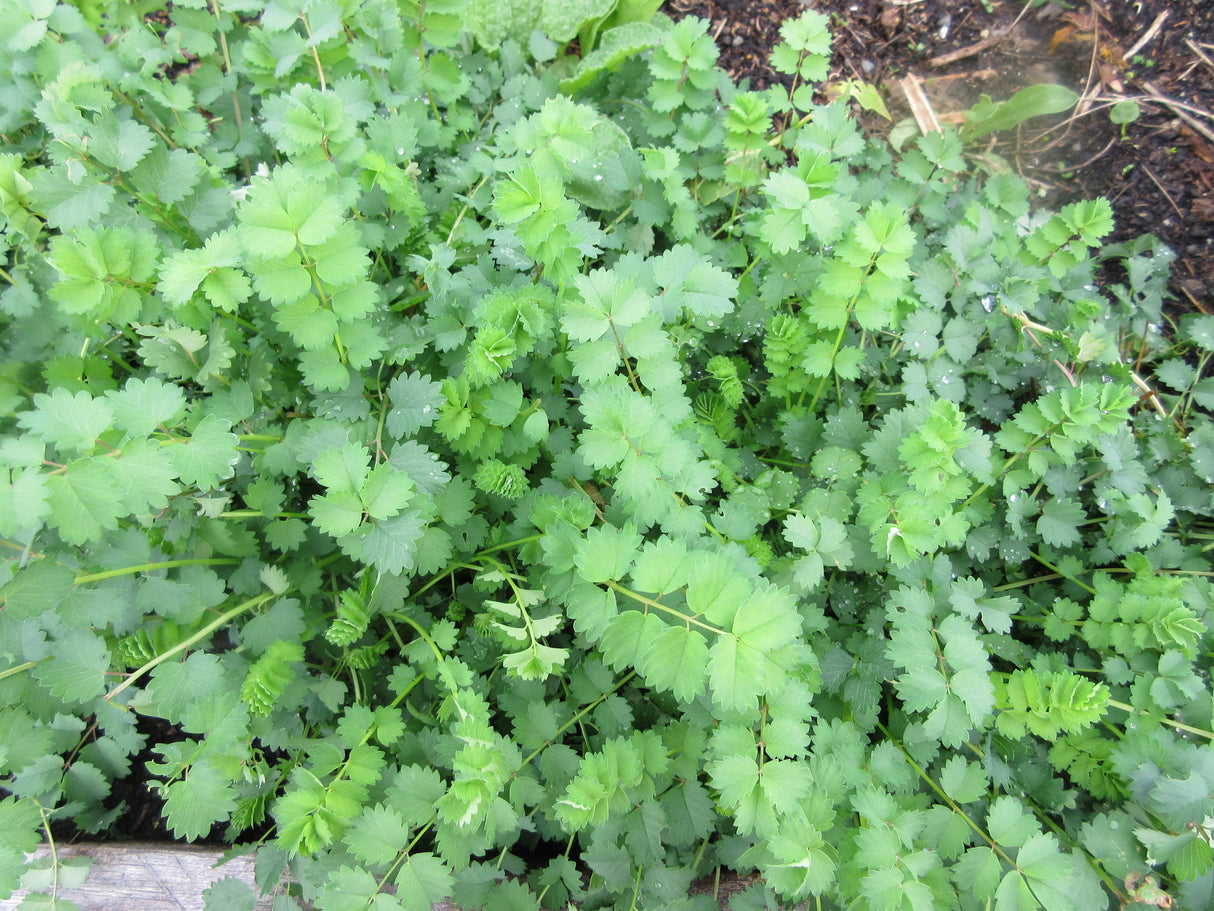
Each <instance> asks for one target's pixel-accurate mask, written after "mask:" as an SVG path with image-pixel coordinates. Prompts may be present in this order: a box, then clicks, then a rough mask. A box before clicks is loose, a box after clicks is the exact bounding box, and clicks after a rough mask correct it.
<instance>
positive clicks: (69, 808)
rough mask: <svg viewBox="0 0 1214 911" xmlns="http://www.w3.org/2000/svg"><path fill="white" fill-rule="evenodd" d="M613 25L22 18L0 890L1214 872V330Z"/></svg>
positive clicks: (324, 903)
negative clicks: (126, 882)
mask: <svg viewBox="0 0 1214 911" xmlns="http://www.w3.org/2000/svg"><path fill="white" fill-rule="evenodd" d="M638 10H642V7H640V6H629V7H626V8H625V7H620V8H618V9H617V8H614V7H612V6H611V5H606V6H603V5H594V6H591V5H587V6H586V7H585V8H583V7H581V6H576V5H573V4H561V5H560V6H559V7H558V6H555V5H554V6H552V7H549V6H547V5H546V4H528V3H522V2H511V3H492V4H490V3H483V2H478V0H438V2H430V3H411V2H400V3H398V2H395V0H368V2H361V3H360V2H352V0H345V2H339V0H308V2H302V3H301V2H295V0H275V2H272V3H268V4H267V3H263V2H261V0H237V2H230V3H226V4H223V3H218V2H215V0H209V2H204V0H188V2H176V3H174V4H172V6H171V8H169V7H167V6H166V4H163V3H157V2H154V0H147V2H144V0H137V2H134V3H109V2H104V0H101V2H95V3H90V4H79V5H74V6H70V5H66V4H57V3H55V2H53V0H21V2H16V0H6V2H4V3H3V4H2V5H0V34H3V35H6V36H8V37H6V38H4V39H3V42H4V43H3V51H2V52H0V60H2V61H3V72H4V79H3V81H2V83H0V84H2V86H3V87H2V88H0V93H2V98H3V104H0V133H2V134H3V136H4V138H5V146H6V148H5V151H4V152H3V154H0V203H2V205H3V221H2V222H0V224H2V226H3V234H2V235H0V236H2V242H3V251H4V256H5V264H4V266H3V272H2V276H3V279H4V282H5V287H4V290H3V292H2V293H0V325H2V326H3V335H2V336H0V346H2V347H3V359H2V362H0V363H2V368H0V369H2V372H0V422H2V423H0V430H2V431H3V437H2V438H0V536H3V540H2V541H0V544H2V545H3V548H4V555H5V562H4V563H3V564H0V565H2V567H3V568H2V569H0V573H2V575H0V585H2V587H0V601H2V610H0V661H2V662H3V665H2V667H0V696H2V700H3V701H2V706H3V707H2V708H0V745H2V746H0V775H3V776H4V777H3V788H4V790H5V792H6V796H4V797H3V798H2V799H0V846H2V850H0V894H4V895H7V894H9V893H10V892H11V890H13V889H14V888H16V887H17V886H18V885H19V884H20V883H21V881H22V877H23V874H24V875H25V877H26V879H25V884H26V885H27V886H31V887H33V888H34V889H35V891H36V892H37V895H35V897H32V898H29V899H27V900H26V906H28V907H38V908H43V907H56V908H66V907H70V903H68V902H66V901H64V900H63V899H62V897H60V896H59V894H58V893H59V891H60V889H61V888H62V887H63V886H65V885H66V884H69V883H70V882H71V881H73V880H74V879H77V878H78V877H79V876H80V875H81V874H82V873H83V872H84V871H82V870H80V869H78V868H74V867H72V866H71V865H69V864H60V863H57V862H56V859H55V856H54V854H53V852H52V855H51V857H50V858H49V859H48V860H47V862H46V863H45V864H42V865H41V866H38V867H37V868H36V869H32V870H30V871H28V872H26V869H25V867H26V865H25V862H24V852H26V851H29V850H32V849H33V848H34V846H35V845H36V844H37V843H38V842H39V841H40V840H47V841H50V842H52V844H53V843H54V839H55V837H56V834H57V833H58V834H60V835H61V834H62V833H63V831H64V829H63V826H64V825H65V824H68V823H70V824H71V826H72V827H74V829H75V831H78V832H83V833H98V834H104V833H105V832H106V831H107V830H108V829H109V828H110V826H111V825H112V824H113V823H114V821H115V820H116V819H117V818H118V817H119V816H120V815H121V813H122V811H123V806H122V802H121V800H120V799H119V798H118V796H117V795H116V794H115V792H114V789H115V786H116V784H117V783H119V782H120V781H122V780H123V779H124V778H125V777H126V776H127V775H128V773H129V771H130V769H131V767H132V764H133V763H137V762H148V763H150V768H151V770H152V772H153V773H154V775H155V776H156V778H157V780H158V785H157V789H158V792H159V794H160V795H161V796H162V797H163V800H164V803H163V812H164V816H165V820H166V823H167V826H168V828H169V829H170V830H171V831H172V833H173V834H174V835H175V836H177V837H180V838H182V839H198V838H203V837H208V836H215V835H222V836H223V837H225V838H226V839H228V840H230V841H231V842H233V843H234V844H235V845H237V846H238V847H237V848H236V850H255V851H256V853H257V870H258V882H259V884H260V885H262V886H263V887H264V888H265V889H267V890H270V889H274V888H277V887H276V886H275V884H276V883H277V882H278V881H279V878H280V874H281V873H282V872H283V870H284V869H286V868H287V867H288V866H289V870H290V875H291V878H292V881H293V885H292V887H291V889H290V891H289V892H283V893H282V894H279V895H278V896H277V897H276V898H275V901H274V907H275V908H276V909H283V911H285V909H291V908H299V907H302V906H303V904H304V903H311V904H312V905H314V906H315V907H316V908H319V909H321V911H347V909H361V908H372V909H392V908H407V909H411V911H422V909H426V908H428V907H429V906H430V903H431V902H432V901H435V900H438V899H442V898H451V899H452V900H453V901H455V902H456V903H457V904H459V905H460V906H461V907H465V908H482V907H483V908H490V909H499V908H503V909H504V908H538V907H541V906H542V907H550V908H556V907H564V906H566V905H567V904H568V903H571V902H572V903H577V904H578V905H580V906H582V907H586V908H598V907H618V908H663V907H671V908H680V909H681V908H689V909H690V908H705V909H707V908H711V907H715V904H714V900H713V896H712V895H711V892H710V893H708V894H705V895H700V896H698V897H692V896H690V895H689V893H688V886H689V884H690V883H691V882H692V880H693V879H698V878H701V877H705V876H709V877H711V876H713V875H714V874H715V873H717V872H718V871H720V870H722V869H727V870H728V869H732V870H735V871H739V872H742V873H748V872H751V871H757V872H758V873H759V874H761V876H760V877H759V878H758V879H757V880H756V882H755V884H754V885H753V886H751V887H750V888H749V889H748V890H747V891H746V892H744V893H742V894H740V895H738V896H735V897H734V898H733V899H732V902H733V907H735V908H736V909H738V911H742V909H746V908H759V907H764V906H775V905H776V904H782V905H785V906H792V905H795V904H799V903H801V902H804V901H807V900H808V901H809V902H810V905H811V906H812V907H815V908H817V907H821V908H843V907H852V908H866V909H898V908H913V909H926V908H978V907H993V908H998V909H1021V908H1038V907H1044V908H1047V909H1051V911H1053V909H1065V908H1077V909H1078V908H1082V909H1089V908H1095V907H1122V906H1126V905H1129V904H1132V903H1137V904H1138V905H1139V906H1141V907H1149V906H1157V907H1166V906H1168V905H1170V904H1171V905H1172V906H1182V907H1186V908H1202V907H1207V906H1209V904H1210V902H1211V897H1212V890H1214V872H1212V867H1214V848H1212V847H1211V841H1212V838H1214V834H1212V832H1211V828H1210V827H1211V825H1212V823H1211V819H1212V818H1214V798H1212V797H1211V795H1212V794H1214V747H1212V746H1211V743H1210V741H1211V739H1212V738H1214V733H1211V727H1212V725H1214V717H1212V716H1214V700H1212V698H1211V690H1210V681H1209V667H1210V659H1211V652H1210V631H1209V622H1210V621H1209V617H1208V613H1209V609H1208V606H1209V603H1210V585H1209V576H1210V558H1209V554H1210V551H1211V549H1214V523H1212V522H1211V512H1212V510H1214V428H1212V426H1211V424H1210V422H1209V420H1208V417H1207V411H1208V409H1209V407H1210V405H1211V401H1212V399H1214V388H1212V386H1214V379H1211V378H1209V377H1208V376H1207V375H1206V374H1207V373H1208V370H1209V362H1210V359H1211V356H1212V354H1211V353H1212V352H1214V319H1211V318H1210V317H1208V316H1201V315H1191V316H1187V317H1185V318H1183V319H1182V320H1181V321H1179V322H1178V323H1171V322H1169V321H1167V320H1165V319H1164V317H1163V315H1162V305H1163V294H1164V289H1165V287H1166V278H1167V267H1168V263H1169V261H1170V255H1169V253H1168V251H1167V250H1166V249H1164V248H1162V247H1161V246H1159V245H1158V244H1156V243H1155V242H1153V241H1152V240H1151V239H1149V238H1145V239H1142V240H1141V241H1136V242H1133V243H1129V244H1121V245H1116V246H1111V245H1102V242H1101V238H1102V237H1103V236H1104V235H1105V234H1106V233H1107V232H1108V231H1109V230H1110V228H1111V216H1110V211H1109V207H1108V204H1107V203H1105V202H1103V201H1100V200H1097V201H1093V202H1086V203H1078V204H1075V205H1071V206H1068V207H1066V208H1064V209H1063V210H1062V211H1059V212H1056V213H1051V212H1036V211H1033V210H1032V209H1031V208H1030V206H1029V203H1028V191H1027V189H1026V187H1025V185H1024V184H1023V182H1022V181H1020V180H1019V179H1018V178H1017V177H1015V176H1014V175H1010V174H1006V173H988V172H985V171H981V170H976V169H975V168H974V167H972V166H971V165H969V164H968V163H967V161H966V159H965V158H964V156H963V154H962V148H961V145H960V142H959V140H958V139H957V137H956V136H955V135H953V134H951V133H942V134H933V135H930V136H926V137H922V138H920V139H919V140H917V141H915V142H912V143H908V144H907V145H906V146H905V147H904V149H903V151H902V152H901V153H899V154H897V155H895V154H893V153H892V152H891V150H890V149H889V148H888V147H886V146H885V145H884V144H883V143H882V142H880V141H877V140H870V139H866V138H865V137H864V136H863V135H861V133H860V132H859V131H858V129H857V128H856V126H855V123H854V122H853V120H852V119H851V118H850V116H849V113H848V108H847V107H846V105H844V104H841V103H834V104H827V105H822V104H819V103H818V101H817V100H816V98H815V94H814V87H815V83H816V81H817V80H820V79H821V78H822V77H823V75H824V74H825V65H826V59H827V56H826V55H827V54H828V52H829V47H830V36H829V32H828V30H827V23H826V20H825V19H824V18H823V17H821V16H819V15H817V14H815V13H813V12H807V13H805V14H804V15H803V16H802V17H800V18H799V19H797V20H794V21H792V22H789V23H786V24H785V25H784V26H783V29H782V38H783V40H782V43H781V44H780V45H779V46H778V47H777V49H776V50H775V52H774V58H773V59H774V63H775V66H776V67H777V69H779V70H780V71H781V72H784V73H786V74H788V75H790V76H791V77H792V87H791V89H784V88H777V89H773V90H767V91H764V92H752V91H748V90H746V88H745V87H738V86H735V85H733V84H732V83H731V82H730V81H729V79H728V78H727V77H725V76H724V75H723V74H722V73H721V72H720V71H719V70H717V69H716V68H715V67H714V61H715V58H716V50H715V48H714V47H713V45H712V42H711V39H710V38H709V36H708V35H707V32H706V24H705V23H704V22H703V21H701V20H697V19H686V20H684V21H682V22H680V23H678V24H671V23H669V22H668V21H666V20H664V19H661V18H660V17H659V18H658V19H656V20H654V21H652V22H649V21H645V14H644V13H643V10H642V12H638ZM612 17H616V18H614V19H613V18H612ZM617 23H618V24H617ZM577 35H582V36H585V38H586V46H584V47H581V48H580V50H581V53H580V54H575V53H571V46H570V45H568V44H566V42H568V41H570V40H571V39H572V38H574V36H577ZM153 721H155V722H156V723H155V724H151V722H153ZM166 730H167V731H170V732H171V734H165V733H164V732H165V731H166ZM149 731H155V732H158V734H157V735H156V736H153V735H152V734H150V733H149ZM241 846H243V847H241ZM254 899H255V896H254V894H253V892H252V891H251V890H249V888H248V887H247V886H244V885H242V884H240V883H237V882H235V881H223V882H221V883H220V884H219V885H217V886H216V887H214V888H213V889H212V891H211V893H210V895H209V898H208V901H209V906H210V907H215V908H219V907H233V908H250V907H252V905H253V902H254Z"/></svg>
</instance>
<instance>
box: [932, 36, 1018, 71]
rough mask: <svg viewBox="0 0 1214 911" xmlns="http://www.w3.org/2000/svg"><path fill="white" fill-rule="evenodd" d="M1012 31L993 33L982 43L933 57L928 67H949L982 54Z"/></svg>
mask: <svg viewBox="0 0 1214 911" xmlns="http://www.w3.org/2000/svg"><path fill="white" fill-rule="evenodd" d="M1011 31H1012V30H1011V29H1010V28H1007V29H1003V30H1001V31H998V32H993V33H992V34H990V35H987V36H986V37H985V38H983V39H982V40H981V41H976V42H974V43H973V44H971V45H970V46H969V47H961V48H957V50H955V51H949V52H948V53H947V54H941V55H940V56H939V57H933V58H932V59H931V60H929V61H927V65H928V66H933V67H941V66H948V65H949V64H950V63H956V62H957V61H958V60H964V59H965V58H966V57H973V56H974V55H975V54H981V53H982V52H983V51H985V50H986V49H987V48H992V47H994V46H995V45H996V44H998V43H999V42H1000V41H1002V40H1003V39H1004V38H1006V37H1007V36H1008V35H1009V34H1011Z"/></svg>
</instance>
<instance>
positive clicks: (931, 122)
mask: <svg viewBox="0 0 1214 911" xmlns="http://www.w3.org/2000/svg"><path fill="white" fill-rule="evenodd" d="M898 85H899V86H900V87H901V88H902V91H903V92H904V93H905V95H906V100H907V102H908V103H909V104H910V109H911V113H912V114H914V115H915V123H917V124H919V132H921V133H922V134H923V135H924V136H926V135H927V134H928V133H938V132H940V121H939V120H937V119H936V112H935V111H933V110H932V103H931V102H930V101H929V100H928V97H927V93H925V92H924V91H923V83H921V82H920V81H919V78H918V77H917V76H915V74H914V73H909V74H907V76H905V77H904V78H903V79H901V80H899V81H898Z"/></svg>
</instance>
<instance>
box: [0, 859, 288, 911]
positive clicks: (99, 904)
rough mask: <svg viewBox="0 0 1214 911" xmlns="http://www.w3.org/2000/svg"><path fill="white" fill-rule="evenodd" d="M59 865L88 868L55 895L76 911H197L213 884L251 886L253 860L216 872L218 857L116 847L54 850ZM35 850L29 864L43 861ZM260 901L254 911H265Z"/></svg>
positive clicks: (3, 908)
mask: <svg viewBox="0 0 1214 911" xmlns="http://www.w3.org/2000/svg"><path fill="white" fill-rule="evenodd" d="M57 850H58V855H59V858H60V860H63V859H65V858H69V857H81V856H83V857H89V858H92V861H93V864H92V867H91V868H90V870H89V873H88V877H87V878H86V879H85V880H84V883H83V884H82V885H80V886H79V887H78V888H74V889H69V890H61V891H60V892H59V895H60V897H61V898H66V899H70V900H71V901H73V902H75V903H76V904H77V905H78V906H79V907H80V909H81V911H203V905H204V901H203V897H202V894H203V892H205V891H206V890H207V888H208V887H210V885H211V884H212V883H214V882H215V881H216V880H219V879H223V878H224V877H227V876H232V877H235V878H237V879H240V880H242V881H244V882H245V883H248V884H249V885H250V886H252V885H253V858H252V857H237V858H235V859H233V860H231V861H229V862H228V863H226V864H223V865H222V866H220V867H216V866H215V864H216V863H218V862H219V860H220V858H221V857H222V852H221V851H218V850H216V849H214V848H195V847H190V846H182V845H174V844H155V843H146V842H121V843H115V844H79V845H63V846H59V847H58V849H57ZM48 853H49V850H48V849H47V848H45V847H44V848H40V849H39V850H38V852H37V853H35V854H33V855H32V856H31V858H30V859H31V861H32V860H34V859H36V858H39V857H45V856H46V855H47V854H48ZM24 897H25V893H24V892H18V893H15V894H14V895H13V896H12V898H9V899H7V900H5V901H0V911H11V909H16V908H18V907H19V906H20V904H21V900H22V899H23V898H24ZM270 905H271V900H270V899H269V898H267V899H264V900H263V901H261V902H260V903H258V905H257V911H269V908H270Z"/></svg>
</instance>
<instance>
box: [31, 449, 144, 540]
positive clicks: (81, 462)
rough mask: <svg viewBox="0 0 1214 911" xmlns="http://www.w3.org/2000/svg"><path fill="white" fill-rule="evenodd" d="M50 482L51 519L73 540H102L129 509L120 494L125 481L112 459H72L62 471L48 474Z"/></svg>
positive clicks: (61, 532) (65, 536)
mask: <svg viewBox="0 0 1214 911" xmlns="http://www.w3.org/2000/svg"><path fill="white" fill-rule="evenodd" d="M47 485H48V487H49V488H50V496H49V497H48V499H47V502H48V503H49V504H50V507H51V523H52V524H53V525H55V526H56V527H57V528H58V529H59V535H60V536H61V537H62V538H63V539H64V540H65V541H67V542H69V543H71V544H87V543H88V542H90V541H97V540H100V539H101V538H102V536H103V535H105V533H106V532H109V531H113V530H114V529H116V528H117V527H118V519H119V517H120V516H123V515H126V513H127V507H126V506H125V504H123V502H122V500H121V498H120V494H121V492H122V489H123V486H124V485H123V484H122V481H121V476H120V475H119V474H118V471H117V466H115V465H114V463H113V462H112V461H102V460H100V459H78V460H76V461H75V462H69V463H68V464H67V466H66V467H65V468H64V470H63V472H62V473H61V474H52V475H50V476H49V477H48V478H47Z"/></svg>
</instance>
